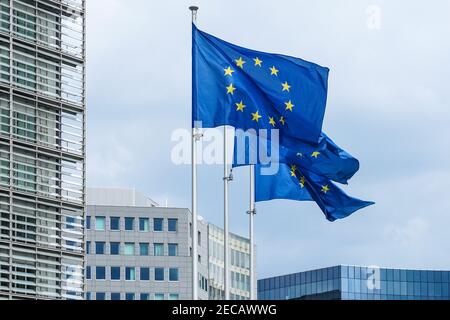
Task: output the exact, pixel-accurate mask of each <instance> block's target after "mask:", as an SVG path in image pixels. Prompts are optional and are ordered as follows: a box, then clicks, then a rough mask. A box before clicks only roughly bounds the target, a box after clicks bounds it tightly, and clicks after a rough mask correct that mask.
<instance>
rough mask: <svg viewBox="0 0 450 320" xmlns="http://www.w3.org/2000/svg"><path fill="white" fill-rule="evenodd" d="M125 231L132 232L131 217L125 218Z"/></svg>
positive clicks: (132, 221)
mask: <svg viewBox="0 0 450 320" xmlns="http://www.w3.org/2000/svg"><path fill="white" fill-rule="evenodd" d="M125 230H126V231H133V230H134V218H132V217H126V218H125Z"/></svg>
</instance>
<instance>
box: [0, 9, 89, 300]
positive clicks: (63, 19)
mask: <svg viewBox="0 0 450 320" xmlns="http://www.w3.org/2000/svg"><path fill="white" fill-rule="evenodd" d="M0 11H1V12H0V299H82V298H83V262H84V230H83V225H84V204H85V203H84V202H85V201H84V198H85V196H84V189H85V187H84V186H85V36H84V35H85V2H84V1H83V0H0Z"/></svg>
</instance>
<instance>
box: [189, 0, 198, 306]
mask: <svg viewBox="0 0 450 320" xmlns="http://www.w3.org/2000/svg"><path fill="white" fill-rule="evenodd" d="M189 10H191V14H192V23H195V22H196V20H197V10H198V7H196V6H190V7H189ZM193 74H194V70H192V75H193ZM193 85H194V84H193V83H192V86H193ZM200 137H201V134H200V133H199V132H198V130H197V128H195V127H194V123H193V121H192V148H191V153H192V154H191V157H192V159H191V163H192V244H191V245H192V300H198V271H197V267H198V263H197V256H198V250H197V242H198V239H197V237H198V230H197V141H198V140H200Z"/></svg>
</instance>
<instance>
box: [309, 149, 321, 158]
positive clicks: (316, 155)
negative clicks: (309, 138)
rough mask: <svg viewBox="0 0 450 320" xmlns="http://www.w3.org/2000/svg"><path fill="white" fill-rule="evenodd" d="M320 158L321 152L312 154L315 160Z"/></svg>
mask: <svg viewBox="0 0 450 320" xmlns="http://www.w3.org/2000/svg"><path fill="white" fill-rule="evenodd" d="M319 156H320V152H319V151H314V152H313V153H312V154H311V157H313V158H316V159H317V158H318V157H319Z"/></svg>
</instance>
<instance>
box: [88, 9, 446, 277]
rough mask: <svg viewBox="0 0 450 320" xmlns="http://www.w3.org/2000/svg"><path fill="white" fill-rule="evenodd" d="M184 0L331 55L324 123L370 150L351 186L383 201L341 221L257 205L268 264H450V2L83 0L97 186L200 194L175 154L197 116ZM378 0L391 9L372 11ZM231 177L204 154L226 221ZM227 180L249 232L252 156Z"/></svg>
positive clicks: (221, 21) (220, 26)
mask: <svg viewBox="0 0 450 320" xmlns="http://www.w3.org/2000/svg"><path fill="white" fill-rule="evenodd" d="M190 4H197V5H199V6H200V10H199V14H198V27H199V28H200V29H202V30H204V31H206V32H208V33H211V34H214V35H216V36H218V37H220V38H222V39H224V40H227V41H229V42H233V43H235V44H238V45H242V46H245V47H248V48H252V49H256V50H261V51H268V52H278V53H283V54H288V55H293V56H298V57H301V58H304V59H306V60H310V61H313V62H316V63H318V64H321V65H323V66H327V67H329V68H330V69H331V72H330V81H329V98H328V104H327V111H326V115H325V122H324V131H325V132H327V133H328V135H329V136H331V137H332V138H333V139H334V140H335V142H336V143H337V144H339V145H340V146H341V147H343V148H345V149H346V150H348V151H349V152H350V153H351V154H353V155H354V156H355V157H357V158H358V159H359V160H360V162H361V170H360V171H359V172H358V173H357V174H356V176H355V177H354V178H353V179H352V180H351V181H350V185H349V187H345V190H346V191H347V192H348V193H349V194H350V195H352V196H356V197H360V198H363V199H365V200H373V201H376V205H375V206H371V207H369V208H366V209H364V210H361V211H359V212H357V213H355V214H354V215H352V216H351V217H349V218H347V219H345V220H342V221H338V222H334V223H330V222H328V221H327V220H326V219H325V218H324V216H323V214H322V212H321V211H320V209H319V208H318V207H317V205H315V204H314V203H308V202H293V201H273V202H268V203H260V204H257V210H258V214H257V217H256V230H255V233H256V244H257V246H258V253H257V268H258V270H257V272H258V276H259V277H267V276H274V275H280V274H286V273H291V272H298V271H302V270H308V269H313V268H318V267H325V266H330V265H336V264H358V265H359V264H361V265H373V264H375V265H379V266H388V267H403V268H430V269H447V270H450V254H449V252H450V232H449V224H450V196H449V193H450V125H449V123H450V95H449V83H450V37H449V31H450V22H449V20H448V13H449V12H450V2H449V1H446V0H439V1H433V3H432V4H424V3H423V2H417V1H415V2H412V1H406V0H403V1H400V0H397V1H364V0H363V1H361V0H353V1H349V0H347V1H345V0H341V1H325V0H319V1H294V0H291V1H273V0H271V1H266V0H263V1H262V0H258V1H238V0H227V1H212V0H208V1H195V2H194V3H192V2H188V1H180V0H178V1H160V2H159V3H156V2H155V1H148V0H89V1H88V2H87V17H88V31H87V59H88V69H87V75H88V137H87V141H88V154H87V157H88V159H87V164H88V167H87V179H88V186H91V187H95V186H108V187H111V186H115V187H136V188H137V189H139V190H141V191H142V192H144V193H145V194H147V195H149V196H150V197H152V198H153V199H154V200H156V201H158V202H159V203H162V204H165V202H166V200H167V201H168V203H169V206H176V207H178V206H180V207H190V167H189V166H186V165H182V166H176V165H174V164H172V162H171V158H170V152H171V148H172V147H173V146H174V143H172V142H171V140H170V139H171V134H172V132H173V130H175V129H178V128H186V129H188V128H189V126H190V114H191V110H190V108H191V106H190V87H191V85H190V78H191V75H190V68H191V65H190V64H191V60H190V59H191V57H190V46H191V42H190V41H191V37H190V35H191V29H190V13H189V11H188V10H187V7H188V6H189V5H190ZM371 5H375V6H376V7H375V9H377V8H378V9H379V10H380V13H381V20H380V21H375V23H372V24H370V23H369V25H368V20H369V22H370V21H372V22H373V20H371V19H370V18H371V17H373V16H371V15H370V14H369V15H368V12H373V11H371V9H370V8H373V7H370V6H371ZM425 7H426V8H425ZM368 8H369V11H368ZM375 12H376V10H375ZM378 22H379V24H378ZM377 27H379V28H377ZM222 176H223V169H222V167H221V166H201V167H200V168H199V213H200V214H201V215H202V216H204V217H205V218H206V219H207V220H208V221H211V222H213V223H215V224H217V225H219V226H221V225H222V220H223V218H222V213H223V206H222V203H223V200H222ZM230 188H231V189H230V215H231V217H230V219H231V221H230V223H231V230H232V231H233V232H235V233H238V234H242V235H246V234H247V230H248V224H247V221H248V218H247V215H246V214H245V212H246V210H247V207H248V170H247V169H245V168H240V169H238V170H236V173H235V181H234V182H233V183H232V185H231V187H230Z"/></svg>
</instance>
